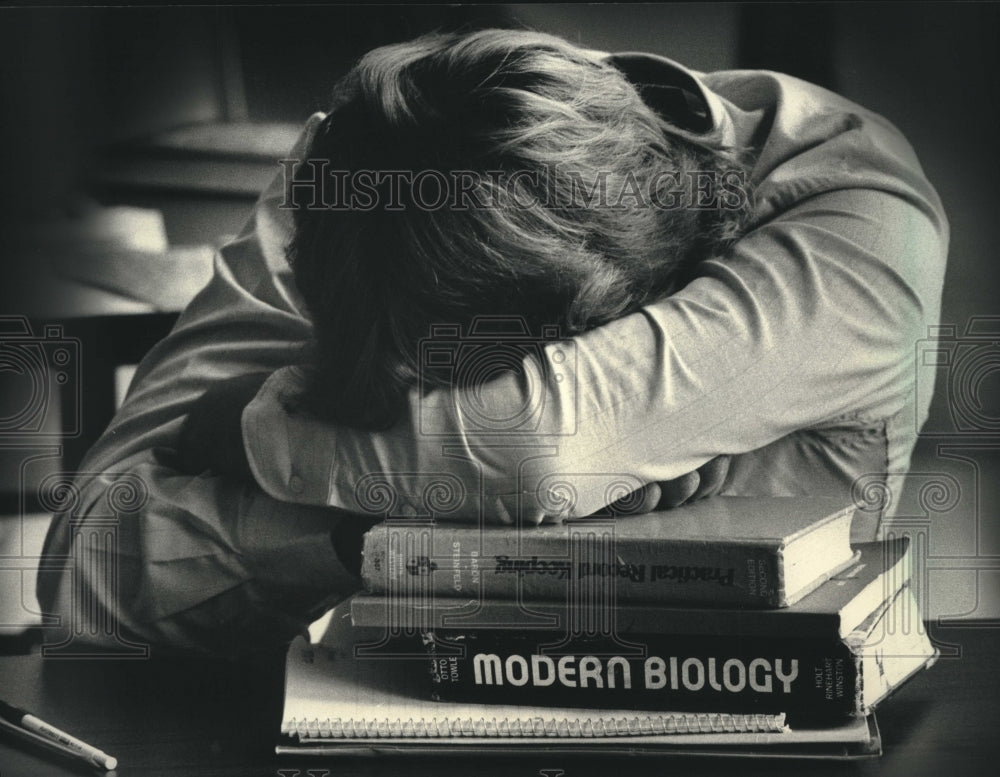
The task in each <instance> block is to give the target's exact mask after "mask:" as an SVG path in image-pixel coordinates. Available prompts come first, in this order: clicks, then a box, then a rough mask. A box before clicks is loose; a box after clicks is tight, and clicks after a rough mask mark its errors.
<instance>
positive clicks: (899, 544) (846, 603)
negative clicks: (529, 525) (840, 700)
mask: <svg viewBox="0 0 1000 777" xmlns="http://www.w3.org/2000/svg"><path fill="white" fill-rule="evenodd" d="M855 553H856V561H855V563H853V564H852V565H851V566H849V567H848V568H847V569H845V570H843V571H842V572H840V573H838V574H836V575H834V576H833V577H831V578H830V579H829V580H827V581H826V582H825V583H823V584H822V585H821V586H819V587H818V588H816V589H815V590H814V591H812V592H811V593H810V594H808V595H807V596H805V597H803V598H802V599H800V600H799V601H798V602H796V603H795V604H793V605H791V606H790V607H785V608H781V609H773V610H760V609H746V608H738V607H723V606H718V607H711V606H702V607H697V606H689V607H677V606H673V607H671V606H663V605H657V604H655V603H638V604H632V603H622V602H618V603H617V604H616V603H614V602H611V601H606V600H574V599H571V598H564V599H562V600H560V601H555V600H553V601H531V602H525V601H517V600H514V599H481V600H480V599H476V598H471V597H469V598H460V597H449V596H435V595H434V592H430V596H429V597H428V598H420V597H418V596H412V597H408V596H406V595H401V596H396V597H393V596H390V595H387V594H363V593H362V594H357V595H355V596H354V597H353V598H352V599H351V603H350V611H351V619H352V622H353V623H354V625H355V626H362V627H372V628H382V629H385V630H386V631H387V632H389V633H400V632H403V631H411V632H413V633H414V635H416V633H417V632H419V631H431V630H434V629H450V630H463V629H478V628H495V629H508V630H522V629H535V630H540V629H544V630H547V631H552V632H560V633H562V634H566V635H569V634H577V633H584V634H594V633H603V634H619V635H628V634H706V635H707V634H715V635H730V636H732V635H741V636H753V635H757V636H767V637H772V638H773V637H777V636H803V635H810V636H813V637H823V638H830V639H843V638H844V637H846V636H847V635H848V634H849V633H850V632H851V631H853V630H854V629H855V628H856V627H857V626H858V625H859V624H860V623H861V622H862V621H863V620H864V619H865V618H867V617H868V616H869V615H870V614H871V613H872V612H873V611H874V610H876V609H877V608H878V606H879V605H880V604H881V603H882V602H884V601H886V600H888V599H891V598H892V596H893V595H894V594H895V593H896V592H897V591H899V589H900V588H902V587H903V585H904V584H905V583H907V582H908V581H909V579H910V575H911V571H912V562H911V558H910V551H909V541H908V539H907V538H906V537H900V538H898V539H894V540H892V541H888V542H870V543H862V544H859V545H856V546H855Z"/></svg>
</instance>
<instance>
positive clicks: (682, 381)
mask: <svg viewBox="0 0 1000 777" xmlns="http://www.w3.org/2000/svg"><path fill="white" fill-rule="evenodd" d="M946 240H947V228H946V225H945V223H944V221H943V219H936V218H935V217H934V216H933V215H932V214H930V213H928V210H927V209H926V208H922V207H918V205H917V204H914V202H911V201H908V200H907V199H906V198H904V197H901V196H898V195H897V194H894V193H889V192H885V191H878V190H868V189H845V190H838V191H832V192H829V193H825V194H820V195H817V196H814V197H810V198H808V199H806V200H804V201H803V202H801V203H800V204H799V205H797V206H795V207H792V208H791V209H789V210H787V211H786V212H784V213H783V214H782V215H781V216H780V217H778V218H775V219H773V220H772V221H769V222H768V223H766V224H763V225H762V226H760V227H758V228H757V229H756V230H754V231H753V232H752V233H751V234H749V235H748V236H746V237H745V238H744V239H742V240H741V241H740V242H739V243H738V244H737V245H736V246H735V247H734V249H733V251H732V252H731V254H730V255H727V256H725V257H722V258H719V259H717V260H712V261H708V262H705V263H704V264H703V265H702V266H701V268H700V275H699V277H698V278H697V279H696V280H695V281H693V282H692V283H691V284H689V285H688V286H687V287H686V288H685V289H684V290H682V291H681V292H679V293H677V294H675V295H673V296H671V297H669V298H667V299H665V300H662V301H661V302H659V303H657V304H654V305H651V306H649V307H648V308H646V309H644V310H643V311H641V312H639V313H636V314H634V315H631V316H628V317H626V318H623V319H620V320H618V321H614V322H612V323H610V324H608V325H606V326H603V327H600V328H598V329H596V330H593V331H591V332H588V333H586V334H584V335H582V336H580V337H577V338H575V340H574V341H573V342H572V344H571V346H572V347H567V344H565V343H553V344H549V345H547V346H545V348H544V353H545V358H546V359H548V360H549V364H548V367H549V368H550V369H547V370H543V371H542V373H543V374H544V375H546V376H547V378H546V379H544V380H542V381H539V382H534V383H532V382H528V381H524V380H522V379H520V378H519V377H518V376H517V375H515V374H512V373H507V374H505V375H502V376H500V377H499V378H497V379H496V380H492V381H490V382H488V383H486V384H484V385H481V386H478V387H477V388H476V393H475V395H474V396H469V395H465V394H463V393H462V392H463V391H464V390H463V389H455V390H450V389H449V390H437V391H435V392H432V393H431V394H430V395H429V396H424V397H421V396H419V395H418V394H417V393H416V392H414V393H413V394H412V396H411V409H410V417H409V418H408V419H407V421H406V422H404V423H402V424H399V425H397V426H396V427H394V428H393V429H391V430H388V431H386V432H380V433H363V432H358V431H355V430H350V429H341V428H337V429H334V428H333V427H328V426H323V425H320V424H317V423H315V422H314V421H311V420H310V419H306V418H301V417H294V416H289V415H287V414H283V413H282V412H280V410H278V409H277V408H278V405H277V402H276V398H277V397H279V396H280V395H282V394H283V393H284V392H287V391H294V390H295V387H296V386H297V382H298V380H299V376H298V375H297V373H296V371H295V370H281V371H278V372H277V373H276V374H275V375H273V376H272V377H271V378H270V379H269V380H268V382H267V383H266V384H265V385H264V388H263V389H262V391H261V393H260V394H258V396H257V398H256V399H255V401H254V402H252V403H251V405H250V406H249V407H248V409H247V412H246V413H245V414H244V416H243V431H244V438H245V441H246V443H247V450H248V452H249V455H250V463H251V466H252V467H253V471H254V474H255V476H256V477H257V479H258V481H259V482H260V483H261V484H262V485H263V487H264V488H265V490H266V491H268V492H269V493H272V494H273V495H275V496H278V497H281V498H290V499H295V500H297V501H301V502H304V503H313V504H331V505H338V506H341V507H345V508H348V509H352V510H365V509H366V506H367V502H366V499H368V492H366V490H365V488H364V484H367V483H370V482H372V478H375V479H377V480H378V479H381V480H382V481H384V482H386V483H388V485H389V486H390V488H391V489H392V491H393V498H394V499H396V500H397V502H399V503H401V504H403V506H404V507H406V506H407V503H412V504H409V505H408V506H409V507H410V508H412V509H415V510H419V509H420V505H419V504H417V502H419V501H420V499H421V498H423V494H424V493H425V491H424V490H425V489H426V487H427V486H428V485H429V484H430V483H432V482H442V483H443V482H461V483H463V484H470V485H469V487H468V488H467V489H465V491H464V492H463V493H462V494H461V495H460V499H456V500H453V502H454V511H455V515H456V516H458V515H461V516H462V517H465V518H469V517H471V516H473V515H482V516H484V518H485V519H486V520H488V521H502V522H507V521H510V520H512V519H513V518H514V517H515V516H517V515H520V516H521V517H522V518H523V519H524V520H527V521H537V520H540V519H541V517H542V515H543V514H546V513H552V512H553V511H556V512H559V513H561V514H564V515H586V514H589V513H591V512H593V511H594V510H596V509H598V508H600V507H602V506H603V505H605V504H607V501H608V494H609V493H611V492H613V488H614V484H615V483H620V482H631V483H633V484H634V483H649V482H654V481H662V480H671V479H673V478H677V477H678V476H681V475H683V474H685V473H687V472H691V471H692V470H694V469H696V468H698V467H699V466H702V465H703V464H705V462H707V461H708V460H710V459H712V458H713V457H715V456H717V455H719V454H740V453H744V452H747V451H751V450H755V449H757V448H760V447H762V446H765V445H767V444H768V443H771V442H773V441H774V440H777V439H779V438H781V437H783V436H784V435H787V434H789V433H791V432H794V431H796V430H800V429H807V428H821V427H823V426H824V425H834V424H844V423H847V424H851V423H857V424H865V423H871V422H872V421H874V420H877V419H882V418H887V417H890V416H892V415H893V414H894V413H897V412H899V410H900V409H901V408H902V407H903V406H904V404H905V402H906V399H907V395H908V394H909V392H911V391H912V385H913V376H914V372H913V361H912V359H913V353H914V344H915V342H916V341H917V340H919V339H920V338H921V337H922V336H923V335H924V332H925V331H926V324H927V323H928V322H930V321H933V320H935V319H936V316H937V310H938V300H939V296H940V284H941V277H942V275H943V265H944V255H945V243H946ZM532 392H536V393H535V394H532ZM537 392H541V393H540V394H539V393H537ZM471 401H475V402H477V403H479V406H480V407H486V408H489V413H490V414H491V416H492V417H495V418H509V417H512V416H513V415H514V414H516V413H517V412H518V410H519V409H520V408H523V407H525V406H526V404H527V403H529V402H535V403H538V404H539V405H541V406H542V407H543V411H542V412H541V414H540V419H541V420H540V423H539V425H538V426H536V427H535V428H533V429H532V431H531V432H526V433H521V434H503V435H497V434H495V433H491V431H490V430H489V429H488V428H486V427H485V426H484V425H482V424H480V425H476V424H471V423H470V422H469V417H468V415H467V414H463V412H462V408H463V407H464V406H466V403H468V402H471ZM274 439H279V440H295V441H297V446H296V447H295V449H291V448H290V447H282V446H280V445H279V446H275V445H273V444H272V445H268V444H267V443H268V442H269V441H273V440H274ZM567 489H568V491H567Z"/></svg>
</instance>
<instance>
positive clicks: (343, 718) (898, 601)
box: [283, 497, 935, 757]
mask: <svg viewBox="0 0 1000 777" xmlns="http://www.w3.org/2000/svg"><path fill="white" fill-rule="evenodd" d="M853 513H854V508H853V507H845V506H844V505H842V504H839V503H837V502H835V501H830V500H828V499H818V498H801V499H800V498H737V497H714V498H711V499H707V500H703V501H701V502H697V503H695V504H692V505H690V506H686V507H683V508H679V509H675V510H671V511H666V512H659V513H651V514H647V515H641V516H627V517H620V518H617V519H610V518H609V519H606V520H605V519H594V518H588V519H580V520H572V521H566V522H563V523H560V524H552V525H545V526H541V527H531V528H524V529H521V530H518V529H517V528H516V527H479V526H463V525H457V524H444V523H441V524H435V523H433V522H423V523H422V522H415V521H413V520H407V521H404V520H398V521H395V520H392V521H387V522H385V523H383V524H380V525H379V526H376V527H374V528H373V529H372V530H371V531H369V532H368V534H367V535H366V537H365V542H364V561H363V566H362V576H363V578H364V582H365V587H366V592H365V593H364V594H360V595H358V596H356V597H354V598H353V600H352V601H351V602H350V606H349V611H347V610H342V611H340V612H339V613H335V614H334V617H333V619H332V622H331V623H332V625H331V626H330V627H329V628H328V629H327V630H326V632H325V634H323V635H317V639H316V641H317V643H318V644H307V643H305V642H304V641H303V642H301V643H300V644H298V645H293V648H292V650H291V651H290V653H289V672H288V689H287V694H286V709H285V719H284V724H283V730H284V732H285V733H286V734H287V735H289V736H290V737H291V740H292V741H290V743H289V744H288V745H286V747H287V748H290V749H291V750H292V751H294V752H302V751H303V748H306V749H309V748H312V749H313V750H317V751H323V752H325V751H329V750H331V749H333V750H334V751H345V746H349V747H347V751H352V752H353V751H355V750H356V749H357V748H358V747H361V748H362V749H366V750H371V749H372V748H373V745H372V742H373V741H375V740H377V741H378V743H379V744H378V748H375V749H379V748H383V747H386V746H389V745H392V746H404V745H411V746H414V745H415V746H418V747H425V748H426V746H427V743H428V742H429V741H431V740H433V742H434V747H432V748H431V749H432V750H433V751H440V749H441V748H442V747H443V748H444V749H445V750H448V751H452V752H453V751H454V748H455V747H456V746H460V745H462V746H466V747H489V746H490V745H491V744H496V743H501V742H503V743H505V746H507V747H509V746H511V745H513V744H515V741H516V742H521V743H522V744H524V746H528V747H530V746H532V743H533V744H534V746H535V747H537V746H538V744H539V743H538V739H539V738H540V737H541V738H544V739H545V741H546V745H547V746H548V747H549V748H551V746H552V744H553V743H558V744H559V746H560V747H563V748H565V749H567V750H574V749H578V748H579V747H581V746H584V745H585V746H587V747H589V748H592V749H597V750H607V749H608V748H612V749H614V748H622V747H625V748H627V749H628V751H629V752H636V751H637V748H638V749H639V750H643V749H647V750H648V749H652V750H656V751H664V750H669V751H676V752H683V753H687V754H695V753H715V754H727V755H735V754H756V755H774V756H778V755H793V756H799V757H804V756H814V757H859V756H870V755H874V754H878V753H879V752H880V742H879V737H878V729H877V725H876V723H875V718H874V714H873V712H872V711H873V708H874V707H875V706H876V705H877V704H879V703H880V702H882V701H883V700H884V699H885V698H886V697H887V696H889V695H890V694H891V693H892V692H893V691H894V690H895V689H896V688H898V687H899V686H900V685H901V684H902V683H903V682H904V681H905V680H906V679H907V678H909V677H910V676H912V675H913V674H914V673H916V672H917V671H918V670H919V669H921V668H922V667H925V666H928V665H929V664H930V663H931V662H932V661H933V660H934V658H935V651H934V648H933V647H932V645H931V643H930V641H929V639H928V637H927V634H926V632H925V630H924V627H923V622H922V620H921V618H920V617H919V609H918V607H917V603H916V601H915V599H914V595H913V593H912V590H911V587H910V585H909V582H910V574H911V561H910V552H909V548H908V547H907V543H906V540H905V539H898V540H892V541H888V542H873V543H867V544H861V545H857V546H852V545H851V543H850V528H851V521H852V517H853ZM334 676H337V678H338V679H337V680H336V681H335V682H334V681H332V679H331V678H333V677H334ZM348 676H349V678H348ZM324 678H326V679H325V680H324ZM346 688H354V689H355V691H353V692H352V693H353V695H351V694H348V695H350V696H351V698H352V699H353V701H350V702H345V699H346V696H345V693H346V691H345V690H344V689H346ZM338 689H339V690H338ZM442 743H447V744H445V745H442Z"/></svg>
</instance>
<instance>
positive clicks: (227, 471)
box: [177, 372, 269, 482]
mask: <svg viewBox="0 0 1000 777" xmlns="http://www.w3.org/2000/svg"><path fill="white" fill-rule="evenodd" d="M268 375H269V374H268V373H266V372H255V373H250V374H248V375H238V376H236V377H235V378H229V379H227V380H222V381H219V382H218V383H216V384H215V385H213V386H212V387H211V388H209V389H208V390H207V391H206V392H205V393H204V394H202V395H201V396H200V397H199V398H198V399H197V401H195V403H194V404H193V405H192V406H191V409H190V411H189V412H188V416H187V418H186V419H185V421H184V425H183V426H182V427H181V432H180V436H179V438H178V440H177V466H178V468H179V469H180V470H181V471H182V472H187V473H189V474H192V475H200V474H201V473H202V472H205V471H211V472H212V473H214V474H216V475H227V476H230V477H234V478H237V479H239V480H244V481H249V482H253V473H252V472H251V471H250V464H249V462H248V461H247V455H246V449H245V448H244V446H243V428H242V424H241V419H242V416H243V409H244V408H245V407H246V406H247V405H248V404H249V403H250V400H252V399H253V398H254V397H255V396H257V392H258V391H259V390H260V387H261V386H262V385H263V383H264V381H265V380H267V378H268Z"/></svg>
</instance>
